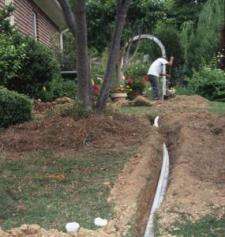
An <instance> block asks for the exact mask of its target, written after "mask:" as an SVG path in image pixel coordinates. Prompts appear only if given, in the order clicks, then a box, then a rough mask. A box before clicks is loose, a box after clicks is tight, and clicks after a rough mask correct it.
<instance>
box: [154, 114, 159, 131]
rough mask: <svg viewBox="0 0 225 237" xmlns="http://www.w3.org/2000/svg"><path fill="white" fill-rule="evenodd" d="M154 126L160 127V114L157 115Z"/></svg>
mask: <svg viewBox="0 0 225 237" xmlns="http://www.w3.org/2000/svg"><path fill="white" fill-rule="evenodd" d="M153 126H154V127H157V128H158V127H159V116H157V117H155V120H154V124H153Z"/></svg>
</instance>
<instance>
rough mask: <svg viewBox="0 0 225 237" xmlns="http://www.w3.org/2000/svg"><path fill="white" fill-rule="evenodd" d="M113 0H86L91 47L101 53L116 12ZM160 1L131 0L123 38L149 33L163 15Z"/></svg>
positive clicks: (109, 33)
mask: <svg viewBox="0 0 225 237" xmlns="http://www.w3.org/2000/svg"><path fill="white" fill-rule="evenodd" d="M115 2H116V1H114V0H88V4H87V20H88V35H89V39H88V40H89V44H90V47H91V48H96V49H97V51H98V52H99V53H102V52H103V51H104V50H105V48H106V47H108V42H109V40H110V38H111V33H112V30H113V27H114V24H115V22H114V16H115V13H116V4H115ZM163 6H164V5H163V2H162V1H153V0H148V1H146V0H133V1H131V4H130V7H129V10H128V14H127V23H126V28H125V32H124V40H125V41H126V40H127V39H128V38H130V37H131V36H134V35H136V34H139V33H149V32H150V31H152V30H153V28H154V25H155V24H156V22H157V20H158V19H161V18H163V17H164V16H165V11H164V7H163Z"/></svg>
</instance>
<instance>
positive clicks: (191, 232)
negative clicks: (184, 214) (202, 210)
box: [171, 216, 225, 237]
mask: <svg viewBox="0 0 225 237" xmlns="http://www.w3.org/2000/svg"><path fill="white" fill-rule="evenodd" d="M171 234H174V235H176V236H182V237H225V219H224V218H221V219H216V218H215V217H213V216H205V217H203V218H202V219H200V220H198V221H196V222H192V221H190V220H185V221H184V222H182V223H180V224H178V225H177V226H176V230H173V231H171Z"/></svg>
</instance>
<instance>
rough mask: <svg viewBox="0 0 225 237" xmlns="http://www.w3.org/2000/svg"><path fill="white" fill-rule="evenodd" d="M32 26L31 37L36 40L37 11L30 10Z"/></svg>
mask: <svg viewBox="0 0 225 237" xmlns="http://www.w3.org/2000/svg"><path fill="white" fill-rule="evenodd" d="M32 27H33V32H32V33H33V37H34V39H36V40H37V38H38V35H37V13H36V12H32Z"/></svg>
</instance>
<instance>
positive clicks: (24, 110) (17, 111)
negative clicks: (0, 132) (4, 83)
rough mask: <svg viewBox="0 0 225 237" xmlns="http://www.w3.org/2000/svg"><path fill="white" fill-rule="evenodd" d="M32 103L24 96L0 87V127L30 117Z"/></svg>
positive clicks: (26, 119)
mask: <svg viewBox="0 0 225 237" xmlns="http://www.w3.org/2000/svg"><path fill="white" fill-rule="evenodd" d="M31 112H32V103H31V100H30V99H29V98H28V97H27V96H25V95H21V94H18V93H16V92H14V91H9V90H7V89H6V88H3V87H0V127H7V126H9V125H11V124H15V123H19V122H24V121H28V120H30V119H31Z"/></svg>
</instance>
